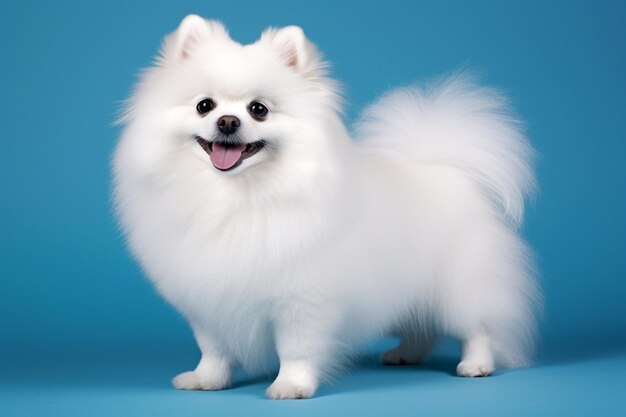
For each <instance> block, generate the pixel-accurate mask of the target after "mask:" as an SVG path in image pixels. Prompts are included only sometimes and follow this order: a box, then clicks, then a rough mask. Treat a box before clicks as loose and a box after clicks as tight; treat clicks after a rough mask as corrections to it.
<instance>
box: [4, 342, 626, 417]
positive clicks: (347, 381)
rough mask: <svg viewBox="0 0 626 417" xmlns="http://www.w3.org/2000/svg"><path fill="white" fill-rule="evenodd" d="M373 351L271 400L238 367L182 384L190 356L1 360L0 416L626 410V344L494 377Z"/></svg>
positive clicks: (443, 357)
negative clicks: (289, 396)
mask: <svg viewBox="0 0 626 417" xmlns="http://www.w3.org/2000/svg"><path fill="white" fill-rule="evenodd" d="M377 354H378V353H377V352H372V353H370V354H368V355H366V356H365V357H364V358H363V359H362V360H361V361H359V362H358V363H357V364H356V365H355V367H354V369H353V370H352V371H351V372H349V373H348V374H346V375H344V376H341V377H340V378H338V379H337V380H336V381H335V382H334V383H333V384H331V385H326V386H323V387H322V388H321V389H320V390H319V392H318V394H317V396H316V397H315V398H313V399H311V400H300V401H271V400H267V399H265V397H264V395H263V393H264V390H265V388H266V387H267V385H268V384H269V383H270V380H266V379H263V380H249V379H247V378H246V377H245V375H243V374H238V375H237V378H236V380H235V384H234V386H233V388H231V389H228V390H225V391H221V392H191V391H176V390H174V389H173V388H172V387H171V386H170V383H169V381H170V379H171V377H172V376H173V375H175V374H176V373H178V372H181V371H184V370H187V369H189V368H191V367H192V366H193V361H194V360H195V358H194V357H193V356H192V355H191V354H182V355H180V354H179V355H176V354H161V355H157V356H143V357H142V358H141V359H137V358H133V357H131V356H130V355H126V357H122V358H119V357H117V358H113V357H109V358H108V359H103V358H100V357H97V356H94V357H93V358H85V357H81V358H80V359H76V358H66V359H60V358H57V360H56V361H45V360H39V361H38V360H36V359H32V360H31V361H30V362H29V363H28V364H27V363H26V362H25V361H23V360H22V361H14V362H12V363H8V364H5V365H4V366H3V367H2V374H1V377H0V416H2V417H5V416H6V417H9V416H11V417H13V416H16V417H17V416H65V417H69V416H81V417H82V416H85V417H87V416H90V417H91V416H93V417H96V416H103V417H105V416H106V417H112V416H114V417H118V416H120V417H121V416H151V417H158V416H176V417H179V416H181V417H182V416H255V417H260V416H281V415H285V416H298V417H306V416H316V417H322V416H352V415H354V416H361V417H367V416H394V417H396V416H398V417H399V416H423V417H427V416H483V417H484V416H568V417H576V416H593V417H599V416H612V417H620V416H626V349H617V350H613V351H608V352H598V351H595V352H582V353H577V354H570V355H565V356H564V355H558V354H556V355H551V358H544V359H540V361H539V363H537V364H536V366H534V367H532V368H527V369H518V370H513V371H501V372H498V373H496V374H495V375H494V376H492V377H488V378H477V379H467V378H459V377H456V376H454V368H455V366H456V355H455V352H452V353H450V352H438V353H436V354H435V355H433V357H431V359H430V360H428V361H427V362H426V363H424V364H422V365H419V366H410V367H385V366H382V365H379V364H378V363H377V361H376V356H377Z"/></svg>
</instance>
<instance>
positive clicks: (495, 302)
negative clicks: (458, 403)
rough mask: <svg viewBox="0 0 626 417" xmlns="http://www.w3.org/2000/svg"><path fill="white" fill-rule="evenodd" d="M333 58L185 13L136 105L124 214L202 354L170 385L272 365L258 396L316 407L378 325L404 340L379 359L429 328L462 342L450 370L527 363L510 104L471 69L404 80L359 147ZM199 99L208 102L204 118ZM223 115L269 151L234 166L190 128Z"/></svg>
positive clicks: (417, 353)
mask: <svg viewBox="0 0 626 417" xmlns="http://www.w3.org/2000/svg"><path fill="white" fill-rule="evenodd" d="M324 68H325V64H324V62H323V61H321V59H320V56H319V55H318V53H317V52H316V49H315V47H314V46H313V45H312V44H311V43H310V42H309V41H308V40H307V39H306V38H305V36H304V34H303V32H302V30H301V29H299V28H297V27H287V28H283V29H278V30H276V29H269V30H267V31H266V32H265V33H264V34H263V35H262V37H261V38H260V39H259V40H258V41H257V42H256V43H254V44H251V45H240V44H238V43H236V42H234V41H232V40H231V39H230V38H229V36H228V34H227V33H226V31H225V29H224V27H223V26H222V25H221V24H220V23H218V22H215V21H206V20H204V19H202V18H200V17H198V16H188V17H186V18H185V19H184V20H183V22H182V23H181V25H180V27H179V28H178V30H177V31H176V32H174V33H173V34H172V35H170V36H169V37H167V39H166V40H165V43H164V46H163V50H162V53H161V56H160V57H159V58H158V60H157V62H156V64H155V66H154V67H152V68H150V69H148V70H147V71H145V72H144V73H143V75H142V77H141V81H140V82H139V84H138V86H137V87H136V90H135V92H134V94H133V95H132V97H131V98H130V100H129V102H128V106H127V111H126V113H125V115H124V117H123V120H122V121H123V123H124V124H125V126H126V127H125V130H124V133H123V135H122V137H121V139H120V142H119V145H118V147H117V149H116V151H115V155H114V161H113V170H114V178H115V187H114V197H115V201H116V207H117V212H118V214H119V218H120V220H121V225H122V228H123V230H124V232H125V234H126V237H127V240H128V244H129V247H130V249H131V251H132V253H133V254H134V256H135V257H136V258H137V259H138V261H139V262H140V264H141V266H142V267H143V269H144V270H145V272H146V274H147V275H148V276H149V277H150V279H151V280H152V281H153V282H154V284H155V286H156V288H157V289H158V291H159V292H160V293H161V294H162V295H163V296H164V297H165V298H166V299H167V300H168V301H169V302H170V303H172V304H173V305H174V306H175V307H176V308H177V309H178V310H179V311H180V312H181V313H182V314H183V315H184V316H185V317H186V318H187V319H188V320H189V323H190V324H191V327H192V328H193V331H194V334H195V336H196V339H197V341H198V345H199V346H200V349H201V351H202V359H201V361H200V363H199V364H198V367H197V368H196V369H195V370H194V371H191V372H186V373H183V374H181V375H179V376H177V377H176V378H175V379H174V381H173V383H174V385H175V386H176V388H179V389H203V390H217V389H222V388H225V387H227V386H228V385H229V383H230V380H231V374H232V370H233V367H236V366H241V367H243V368H244V369H246V370H247V371H248V372H254V373H258V372H271V371H272V370H275V369H277V368H278V365H280V368H279V373H278V377H277V378H276V380H275V381H274V383H273V384H272V385H271V386H270V387H269V388H268V390H267V394H268V396H269V397H271V398H307V397H310V396H312V395H313V394H314V392H315V390H316V388H317V387H318V385H319V383H320V382H321V381H323V380H324V378H326V377H328V375H329V374H331V373H332V372H333V371H335V370H336V369H337V368H338V367H339V366H340V365H341V364H342V363H343V361H344V359H345V357H346V354H347V353H349V352H350V350H351V349H353V348H354V347H356V346H358V344H359V343H361V342H364V341H367V340H371V339H372V338H376V337H379V336H381V335H385V334H394V335H397V336H399V337H400V338H401V343H400V345H399V346H398V347H397V348H395V349H392V350H390V351H388V352H386V353H385V354H384V355H383V361H385V362H386V363H390V364H403V363H416V362H419V361H420V360H422V359H423V358H424V357H425V356H426V355H427V354H428V352H429V351H430V350H431V349H432V348H433V346H434V345H435V343H436V340H437V338H438V337H439V336H440V335H449V336H453V337H456V338H458V339H459V340H460V341H461V343H462V359H461V362H460V363H459V366H458V369H457V370H458V373H459V375H463V376H482V375H488V374H489V373H491V372H492V371H493V370H494V369H495V368H496V367H498V366H503V367H509V366H520V365H525V364H527V363H528V361H529V355H530V353H531V350H532V339H533V338H532V336H533V330H534V325H535V323H534V321H535V320H534V310H535V304H536V301H537V300H538V298H539V294H538V290H537V287H536V284H535V281H534V278H533V271H532V262H531V254H530V251H529V249H528V248H527V246H526V245H525V244H524V242H523V241H522V239H521V238H520V237H519V235H518V233H517V231H516V229H517V226H518V225H519V223H520V221H521V219H522V214H523V208H524V198H525V196H526V195H527V194H528V193H529V192H530V191H532V189H533V186H534V179H533V172H532V169H531V159H532V158H531V156H532V149H531V148H530V146H529V144H528V143H527V141H526V139H525V138H524V136H523V135H522V133H521V132H520V129H519V125H518V123H517V122H516V121H515V120H514V119H513V118H511V116H510V114H509V110H508V107H507V105H506V101H505V100H504V99H503V98H502V96H501V95H499V94H498V93H497V92H495V91H493V90H490V89H486V88H482V87H478V86H476V85H474V84H473V83H472V82H471V80H468V79H466V78H464V77H462V76H455V77H451V78H449V79H447V80H444V81H441V82H439V83H436V84H435V85H433V86H431V87H429V88H426V89H422V88H419V87H410V88H403V89H398V90H395V91H392V92H391V93H389V94H387V95H386V96H385V97H383V98H382V99H381V100H379V101H378V102H376V103H374V104H373V105H372V106H370V107H369V109H367V110H366V111H365V116H364V118H363V121H361V122H360V124H359V126H358V128H357V137H358V138H359V139H358V140H352V139H351V138H350V136H349V134H348V132H347V130H346V128H345V127H344V125H343V123H342V120H341V117H340V102H339V101H340V100H339V96H338V92H337V91H338V90H337V86H336V84H335V82H334V81H332V80H331V79H329V78H327V76H326V72H325V70H324ZM206 97H211V98H213V99H214V100H215V102H216V104H217V105H216V108H215V109H214V110H213V111H211V112H210V113H208V114H207V115H205V116H200V115H199V114H198V112H197V111H196V104H197V103H198V101H199V100H201V99H203V98H206ZM252 100H260V101H262V102H264V103H265V104H267V106H268V107H269V109H270V113H269V115H268V117H267V119H266V120H265V121H262V122H259V121H256V120H254V119H253V118H252V117H251V116H250V115H249V114H248V112H247V110H246V109H247V106H248V104H249V103H250V102H251V101H252ZM222 115H235V116H237V117H238V118H239V119H240V120H241V128H240V131H239V133H240V135H241V136H242V137H243V138H244V139H245V140H246V142H253V141H256V140H259V139H264V140H266V141H267V143H268V146H266V147H265V148H264V149H263V150H261V151H260V152H259V153H257V154H256V155H254V156H252V157H251V158H249V159H246V160H245V161H243V163H242V164H241V165H240V166H239V167H237V168H235V169H234V170H232V171H229V172H226V173H224V172H221V171H218V170H217V169H216V168H214V167H213V165H212V164H211V161H210V159H209V156H208V155H207V153H206V152H205V151H204V150H203V149H202V148H201V146H199V145H198V143H196V141H195V139H194V137H195V135H199V136H201V137H204V138H209V139H210V138H212V137H214V135H215V134H216V120H217V118H219V117H220V116H222Z"/></svg>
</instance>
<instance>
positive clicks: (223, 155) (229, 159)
mask: <svg viewBox="0 0 626 417" xmlns="http://www.w3.org/2000/svg"><path fill="white" fill-rule="evenodd" d="M244 149H246V145H234V146H228V147H226V146H224V145H223V144H221V143H217V142H213V151H212V152H211V162H213V165H214V166H215V168H218V169H229V168H232V167H233V165H235V164H236V163H237V162H238V161H239V159H240V158H241V153H242V152H243V150H244Z"/></svg>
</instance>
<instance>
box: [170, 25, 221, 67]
mask: <svg viewBox="0 0 626 417" xmlns="http://www.w3.org/2000/svg"><path fill="white" fill-rule="evenodd" d="M211 40H222V41H224V40H230V37H229V36H228V32H227V31H226V28H225V27H224V25H222V24H221V23H220V22H218V21H216V20H206V19H203V18H202V17H200V16H198V15H195V14H190V15H187V16H185V18H184V19H183V20H182V21H181V22H180V25H178V29H176V31H175V32H174V33H172V34H170V35H169V36H168V37H167V38H166V39H165V43H164V44H163V48H162V52H161V56H162V58H163V60H164V61H167V62H181V61H184V60H185V59H187V58H189V57H190V56H192V55H193V53H194V52H195V50H196V49H197V48H199V47H201V46H202V45H203V44H204V43H206V42H209V41H211Z"/></svg>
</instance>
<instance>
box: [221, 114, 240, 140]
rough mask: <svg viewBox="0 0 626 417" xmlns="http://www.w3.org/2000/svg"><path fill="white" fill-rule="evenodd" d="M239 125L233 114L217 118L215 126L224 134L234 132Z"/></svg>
mask: <svg viewBox="0 0 626 417" xmlns="http://www.w3.org/2000/svg"><path fill="white" fill-rule="evenodd" d="M240 125H241V122H240V121H239V119H238V118H237V117H235V116H222V117H220V118H219V119H217V128H218V129H219V130H220V132H222V133H223V134H225V135H230V134H232V133H235V132H236V131H237V128H238V127H239V126H240Z"/></svg>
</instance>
